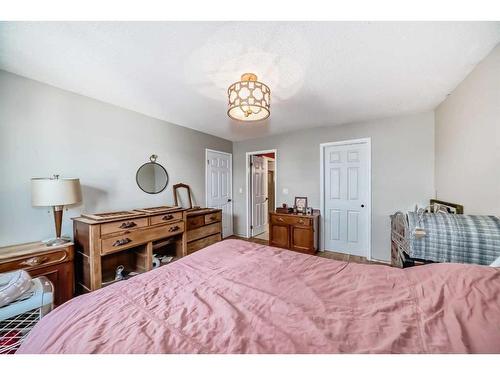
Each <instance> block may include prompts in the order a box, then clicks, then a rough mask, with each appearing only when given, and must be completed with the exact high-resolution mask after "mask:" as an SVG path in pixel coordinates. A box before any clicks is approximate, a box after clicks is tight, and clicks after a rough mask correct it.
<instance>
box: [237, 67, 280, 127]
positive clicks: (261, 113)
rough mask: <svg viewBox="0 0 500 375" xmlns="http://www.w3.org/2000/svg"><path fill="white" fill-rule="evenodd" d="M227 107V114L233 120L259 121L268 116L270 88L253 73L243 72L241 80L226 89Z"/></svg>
mask: <svg viewBox="0 0 500 375" xmlns="http://www.w3.org/2000/svg"><path fill="white" fill-rule="evenodd" d="M227 95H228V98H229V109H228V111H227V114H228V116H229V117H231V118H232V119H234V120H239V121H259V120H264V119H266V118H268V117H269V115H270V114H271V112H270V111H269V108H270V105H271V90H270V89H269V86H267V85H265V84H263V83H262V82H258V81H257V76H256V75H255V74H253V73H245V74H243V75H242V76H241V81H239V82H235V83H233V84H232V85H231V86H229V88H228V89H227Z"/></svg>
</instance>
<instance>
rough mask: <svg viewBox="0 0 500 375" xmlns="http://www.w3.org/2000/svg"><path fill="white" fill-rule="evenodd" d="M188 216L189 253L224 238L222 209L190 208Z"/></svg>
mask: <svg viewBox="0 0 500 375" xmlns="http://www.w3.org/2000/svg"><path fill="white" fill-rule="evenodd" d="M186 216H187V218H186V227H187V254H191V253H194V252H195V251H197V250H200V249H203V248H204V247H207V246H208V245H212V244H214V243H216V242H218V241H221V240H222V210H221V209H216V208H202V209H198V210H196V209H190V210H188V211H187V213H186Z"/></svg>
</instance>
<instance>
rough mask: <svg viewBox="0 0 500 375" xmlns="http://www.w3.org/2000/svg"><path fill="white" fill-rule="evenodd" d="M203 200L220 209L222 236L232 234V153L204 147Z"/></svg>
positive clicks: (209, 205)
mask: <svg viewBox="0 0 500 375" xmlns="http://www.w3.org/2000/svg"><path fill="white" fill-rule="evenodd" d="M205 160H206V161H205V167H206V168H205V195H206V197H205V202H206V205H207V207H210V208H220V209H222V237H223V238H225V237H228V236H232V235H233V155H231V154H229V153H227V152H222V151H215V150H209V149H205Z"/></svg>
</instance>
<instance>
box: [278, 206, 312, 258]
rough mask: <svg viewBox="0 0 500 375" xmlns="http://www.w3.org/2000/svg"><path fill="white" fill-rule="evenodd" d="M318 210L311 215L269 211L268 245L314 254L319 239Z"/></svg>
mask: <svg viewBox="0 0 500 375" xmlns="http://www.w3.org/2000/svg"><path fill="white" fill-rule="evenodd" d="M319 215H320V213H319V210H313V213H312V215H303V214H293V213H282V212H276V211H275V212H270V213H269V246H276V247H282V248H285V249H289V250H295V251H298V252H301V253H307V254H315V253H316V251H317V250H318V239H319V225H318V224H319Z"/></svg>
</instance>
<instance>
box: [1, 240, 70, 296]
mask: <svg viewBox="0 0 500 375" xmlns="http://www.w3.org/2000/svg"><path fill="white" fill-rule="evenodd" d="M73 256H74V249H73V243H72V242H68V243H65V244H63V245H59V246H47V245H45V244H44V243H42V242H31V243H26V244H21V245H14V246H7V247H0V273H2V272H9V271H15V270H19V269H24V270H26V271H27V272H28V273H29V274H30V275H31V276H32V277H38V276H46V277H47V278H48V279H49V280H50V281H51V282H52V284H53V285H54V305H56V306H58V305H61V304H63V303H64V302H66V301H68V300H69V299H71V298H73V294H74V285H75V282H74V267H73Z"/></svg>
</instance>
